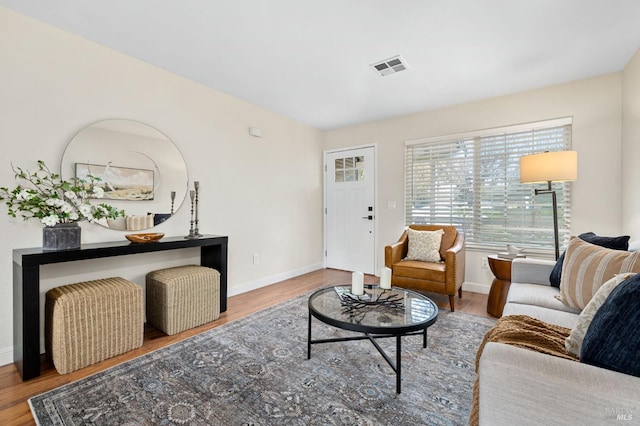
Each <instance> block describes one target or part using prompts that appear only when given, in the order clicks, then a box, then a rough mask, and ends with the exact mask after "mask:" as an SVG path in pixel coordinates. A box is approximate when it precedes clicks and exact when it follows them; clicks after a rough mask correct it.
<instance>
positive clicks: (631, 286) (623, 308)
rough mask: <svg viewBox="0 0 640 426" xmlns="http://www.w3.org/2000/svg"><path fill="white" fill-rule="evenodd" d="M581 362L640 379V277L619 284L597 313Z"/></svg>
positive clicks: (589, 330)
mask: <svg viewBox="0 0 640 426" xmlns="http://www.w3.org/2000/svg"><path fill="white" fill-rule="evenodd" d="M580 362H583V363H586V364H591V365H595V366H597V367H602V368H607V369H609V370H614V371H618V372H620V373H625V374H631V375H632V376H636V377H640V274H636V275H634V276H633V277H631V278H629V279H628V280H626V281H623V282H622V283H620V284H618V286H617V287H616V288H615V289H614V290H613V291H612V292H611V294H610V295H609V297H607V300H605V301H604V303H603V304H602V306H600V309H598V310H597V311H596V314H595V315H594V316H593V321H591V325H589V328H588V329H587V333H586V334H585V336H584V340H583V342H582V350H581V352H580Z"/></svg>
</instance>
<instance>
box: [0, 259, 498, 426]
mask: <svg viewBox="0 0 640 426" xmlns="http://www.w3.org/2000/svg"><path fill="white" fill-rule="evenodd" d="M349 282H351V273H350V272H345V271H339V270H335V269H321V270H318V271H314V272H311V273H308V274H305V275H301V276H299V277H296V278H292V279H289V280H286V281H282V282H280V283H277V284H273V285H270V286H267V287H263V288H260V289H258V290H254V291H250V292H247V293H243V294H239V295H237V296H233V297H230V298H229V300H228V306H227V311H226V312H224V313H222V314H221V315H220V318H219V319H218V320H216V321H214V322H213V323H210V324H206V325H203V326H202V327H198V328H194V329H191V330H187V331H185V332H182V333H179V334H175V335H173V336H167V335H165V334H164V333H162V332H160V331H158V330H156V329H154V328H152V327H150V326H149V327H147V329H145V337H144V344H143V345H142V347H141V348H139V349H136V350H134V351H131V352H127V353H126V354H123V355H120V356H117V357H114V358H110V359H108V360H106V361H103V362H100V363H98V364H94V365H92V366H89V367H86V368H83V369H81V370H78V371H75V372H73V373H69V374H65V375H63V376H61V375H60V374H58V372H57V371H56V370H55V369H54V368H53V366H52V365H51V364H50V363H49V362H48V361H47V360H45V359H44V356H43V360H42V367H41V369H42V375H41V376H40V377H38V378H36V379H32V380H29V381H27V382H23V381H22V380H21V379H20V376H19V374H18V372H17V370H16V369H15V367H14V365H13V364H10V365H5V366H2V367H0V425H12V426H13V425H33V424H35V422H34V420H33V417H32V416H31V410H30V409H29V404H28V402H27V400H28V399H29V398H30V397H32V396H34V395H38V394H40V393H42V392H45V391H48V390H50V389H54V388H56V387H58V386H61V385H64V384H66V383H70V382H73V381H76V380H78V379H81V378H83V377H86V376H89V375H91V374H94V373H97V372H99V371H102V370H105V369H107V368H109V367H113V366H115V365H118V364H121V363H123V362H125V361H128V360H130V359H133V358H136V357H138V356H140V355H143V354H145V353H148V352H151V351H154V350H156V349H159V348H161V347H164V346H167V345H169V344H172V343H175V342H178V341H180V340H183V339H185V338H187V337H190V336H193V335H195V334H198V333H201V332H203V331H205V330H208V329H210V328H215V327H218V326H219V325H222V324H225V323H228V322H230V321H234V320H236V319H238V318H242V317H244V316H247V315H250V314H252V313H254V312H257V311H260V310H262V309H264V308H267V307H269V306H272V305H275V304H278V303H280V302H283V301H285V300H288V299H291V298H293V297H296V296H298V295H301V294H305V293H308V292H310V291H311V290H314V289H317V288H322V287H325V286H328V285H338V284H344V283H349ZM377 282H378V279H377V278H376V277H373V276H366V277H365V283H366V284H374V283H377ZM428 296H429V297H430V298H431V299H432V300H433V301H434V302H436V304H438V306H439V307H441V308H445V309H448V308H449V299H448V297H447V296H442V295H438V294H431V293H429V294H428ZM455 303H456V311H461V312H467V313H470V314H473V315H480V316H487V317H488V316H489V315H488V314H487V309H486V308H487V295H485V294H478V293H470V292H463V295H462V299H458V298H457V297H456V300H455Z"/></svg>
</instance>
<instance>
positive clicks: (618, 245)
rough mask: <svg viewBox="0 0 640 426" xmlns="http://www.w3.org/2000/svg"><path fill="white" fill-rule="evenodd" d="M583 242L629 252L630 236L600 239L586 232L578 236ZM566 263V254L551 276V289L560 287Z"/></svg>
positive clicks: (561, 257) (560, 258)
mask: <svg viewBox="0 0 640 426" xmlns="http://www.w3.org/2000/svg"><path fill="white" fill-rule="evenodd" d="M578 238H580V239H581V240H582V241H586V242H588V243H591V244H595V245H597V246H600V247H604V248H608V249H613V250H629V238H630V237H629V236H628V235H624V236H621V237H599V236H597V235H596V234H594V233H593V232H585V233H584V234H580V235H578ZM563 263H564V253H562V255H561V256H560V257H559V258H558V261H557V262H556V264H555V266H554V267H553V270H552V271H551V275H549V282H551V287H558V288H559V287H560V278H561V276H562V264H563Z"/></svg>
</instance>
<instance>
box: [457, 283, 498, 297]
mask: <svg viewBox="0 0 640 426" xmlns="http://www.w3.org/2000/svg"><path fill="white" fill-rule="evenodd" d="M462 289H463V290H464V291H470V292H472V293H482V294H489V290H490V289H491V284H482V283H473V282H469V281H465V282H464V283H463V284H462Z"/></svg>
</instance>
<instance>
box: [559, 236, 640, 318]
mask: <svg viewBox="0 0 640 426" xmlns="http://www.w3.org/2000/svg"><path fill="white" fill-rule="evenodd" d="M626 272H635V273H639V272H640V252H628V251H620V250H612V249H608V248H604V247H600V246H596V245H594V244H591V243H588V242H586V241H582V240H581V239H580V238H576V237H572V238H571V240H570V241H569V246H568V247H567V251H566V256H565V259H564V264H563V266H562V278H561V281H560V295H559V296H558V298H559V299H560V301H561V302H562V303H564V304H565V305H567V306H571V307H572V308H578V309H584V308H585V307H586V306H587V304H588V303H589V301H590V300H591V298H592V297H593V295H594V294H596V292H597V291H598V289H599V288H600V286H602V284H604V283H605V282H607V281H609V280H610V279H611V278H613V277H614V276H615V275H616V274H623V273H626Z"/></svg>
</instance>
